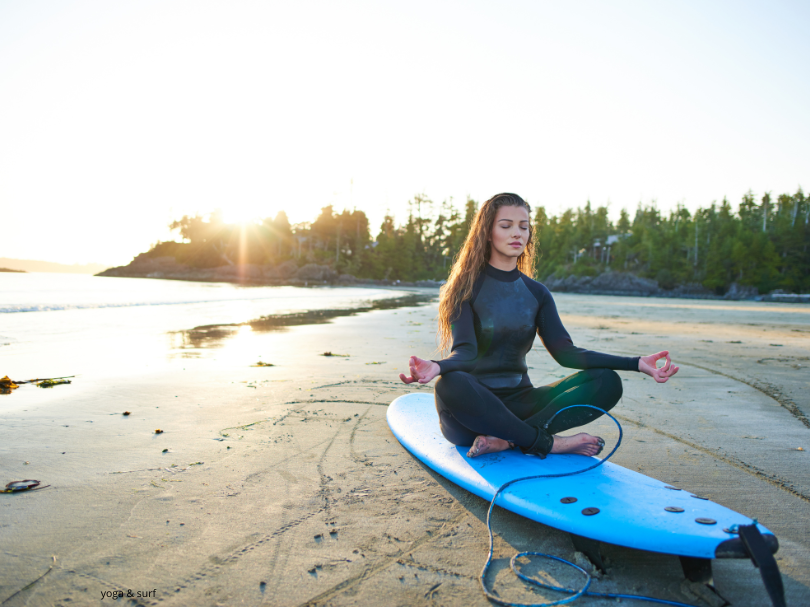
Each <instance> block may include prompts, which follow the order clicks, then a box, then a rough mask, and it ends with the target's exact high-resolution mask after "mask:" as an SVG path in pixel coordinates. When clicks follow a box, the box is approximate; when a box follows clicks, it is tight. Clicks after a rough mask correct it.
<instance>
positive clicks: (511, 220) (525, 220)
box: [498, 217, 529, 223]
mask: <svg viewBox="0 0 810 607" xmlns="http://www.w3.org/2000/svg"><path fill="white" fill-rule="evenodd" d="M498 221H508V222H509V223H512V222H513V221H514V220H513V219H506V218H505V217H504V218H503V219H499V220H498ZM520 223H529V220H528V219H521V220H520Z"/></svg>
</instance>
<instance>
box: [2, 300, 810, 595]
mask: <svg viewBox="0 0 810 607" xmlns="http://www.w3.org/2000/svg"><path fill="white" fill-rule="evenodd" d="M556 299H557V303H558V307H559V309H560V310H561V312H562V314H563V321H564V323H565V324H566V327H567V328H568V329H569V331H570V332H571V334H572V336H573V338H574V342H575V343H577V344H578V345H580V346H583V347H587V348H592V349H597V350H601V351H606V352H613V353H617V354H627V355H638V354H647V353H651V352H654V351H657V350H659V349H667V348H668V349H670V350H671V352H672V353H673V356H674V360H675V361H676V362H677V363H678V364H680V365H681V371H680V373H679V374H678V375H677V376H676V377H675V378H674V379H673V380H671V381H670V382H669V383H667V384H666V385H658V384H655V382H653V381H652V380H651V379H650V378H648V377H646V376H642V375H640V374H637V373H622V377H623V379H624V380H625V381H624V386H625V392H624V397H623V400H622V402H621V403H620V404H619V405H617V407H616V409H615V410H614V411H615V413H617V414H618V416H619V419H620V421H621V423H622V424H623V426H624V429H625V439H624V443H623V446H622V449H621V450H620V451H619V452H618V453H617V455H616V456H615V457H614V459H613V461H614V462H616V463H619V464H621V465H624V466H626V467H628V468H631V469H633V470H638V471H640V472H642V473H644V474H648V475H650V476H653V477H655V478H658V479H661V480H663V481H665V482H667V483H670V484H673V485H676V486H678V487H681V488H683V489H685V490H688V491H690V492H692V493H696V494H699V495H704V496H706V497H709V498H711V499H713V500H715V501H717V502H720V503H722V504H724V505H725V506H728V507H730V508H732V509H735V510H738V511H740V512H742V513H744V514H746V515H748V516H751V517H756V518H758V519H759V520H760V521H761V522H762V523H763V524H764V525H766V526H767V527H768V528H769V529H771V530H772V531H774V532H775V533H776V535H777V537H778V538H779V540H780V550H779V552H778V554H777V561H778V563H779V566H780V568H781V571H782V576H783V580H784V582H785V587H786V592H787V596H788V604H789V605H792V606H798V605H804V604H808V603H810V530H809V529H808V525H807V521H808V520H810V460H808V459H807V458H808V457H810V455H809V454H808V451H809V450H810V440H809V439H810V422H808V417H810V397H809V396H808V394H810V373H808V371H807V366H808V365H810V359H808V356H810V355H809V354H808V350H809V349H810V348H808V345H810V307H807V306H804V307H802V306H789V305H784V304H762V303H756V302H738V303H730V302H703V301H697V302H693V301H684V300H671V301H670V300H668V301H661V300H649V299H636V298H619V297H607V296H581V295H564V294H562V295H558V296H557V297H556ZM435 314H436V307H435V304H432V305H429V306H421V307H412V308H400V309H398V310H377V311H371V312H368V313H364V314H360V315H357V316H347V317H339V318H335V319H334V320H333V321H332V322H331V323H329V324H319V325H305V326H295V327H290V328H287V329H286V330H284V331H280V332H271V333H264V334H261V335H255V336H250V335H247V336H245V335H243V334H242V333H240V334H239V336H237V337H234V338H233V339H244V340H245V341H244V344H245V357H244V361H242V362H239V363H238V364H237V363H236V362H234V361H233V359H232V358H231V359H229V360H228V362H227V363H223V362H217V361H216V360H212V359H209V358H202V359H193V358H189V359H187V360H183V361H181V365H178V367H177V368H176V369H175V370H172V371H162V372H160V373H156V374H155V375H154V376H151V377H150V378H149V381H148V382H145V381H142V380H138V381H134V380H126V379H121V380H120V381H115V382H111V383H109V384H108V385H104V386H98V387H96V388H95V389H94V390H93V391H87V390H85V391H81V390H75V391H74V390H72V389H73V388H74V387H75V386H58V387H56V388H53V389H51V390H48V391H44V390H35V389H34V388H33V387H27V388H26V389H25V390H26V391H25V392H24V391H23V389H22V388H21V389H20V390H18V391H16V392H15V394H13V395H11V396H4V397H0V398H1V399H2V400H0V406H2V407H3V411H4V414H3V419H2V421H1V422H0V428H1V429H2V435H3V441H2V446H0V464H2V465H1V466H0V468H2V471H3V477H4V478H5V479H6V480H4V481H3V483H5V482H8V481H10V480H21V479H25V478H33V479H39V480H41V481H42V482H43V484H49V485H51V486H50V487H48V488H47V489H43V490H40V491H33V492H28V493H20V494H14V495H2V496H0V497H1V498H2V499H0V542H2V557H0V604H3V606H4V607H5V606H6V605H85V604H87V605H89V604H98V603H99V601H101V604H108V603H112V602H113V600H112V598H109V595H110V594H112V593H114V592H119V591H120V592H123V595H124V599H123V601H119V602H118V603H115V604H143V605H149V604H162V605H237V604H239V605H241V604H245V605H262V604H264V605H279V606H288V605H289V606H301V605H335V606H338V605H458V606H464V607H467V606H471V605H481V606H483V605H489V602H488V601H487V600H486V599H484V598H483V596H482V595H481V592H480V589H479V585H478V581H477V576H478V573H479V571H480V569H481V567H482V565H483V562H484V560H485V557H486V544H487V541H486V527H485V523H484V519H485V516H486V508H487V506H488V504H487V503H486V502H484V501H483V500H481V499H479V498H477V497H475V496H472V495H471V494H469V493H467V492H465V491H464V490H462V489H459V488H458V487H456V486H455V485H453V484H452V483H449V482H448V481H446V480H444V479H443V478H441V477H440V476H438V475H436V474H434V473H433V472H431V471H430V470H428V469H426V468H425V467H424V466H422V465H421V464H419V463H418V462H417V461H416V460H415V459H414V458H413V457H411V456H410V455H409V454H408V453H407V452H406V451H405V450H404V449H403V448H402V447H401V446H400V445H399V443H398V442H397V441H396V439H395V438H394V437H393V436H392V435H391V433H390V431H389V430H388V426H387V424H386V422H385V412H386V405H387V404H388V403H389V402H390V401H391V400H393V399H394V398H396V397H397V396H399V395H401V394H405V393H407V392H411V391H415V390H421V391H430V390H431V388H430V387H429V386H423V387H414V386H405V385H404V384H402V383H400V382H399V380H398V379H397V374H398V373H399V372H400V371H404V370H405V367H406V362H407V357H408V356H409V355H410V354H418V355H420V356H423V357H430V356H431V355H434V356H435V353H434V349H435V339H434V337H435V321H434V320H433V319H434V317H435ZM737 342H739V343H737ZM324 351H331V352H333V353H336V354H349V356H348V357H337V356H333V357H324V356H321V355H319V354H321V353H323V352H324ZM258 355H261V356H262V360H264V361H266V362H270V363H273V364H274V365H275V366H273V367H264V368H256V367H251V366H250V364H251V363H254V362H256V359H257V356H258ZM528 362H529V365H530V366H531V367H532V369H530V374H531V377H532V379H533V381H534V382H535V383H536V384H542V383H548V382H550V381H554V380H556V379H558V378H560V377H563V376H565V375H568V374H569V373H571V372H572V371H569V370H566V369H563V368H561V367H559V366H558V365H557V364H556V363H555V362H554V361H553V360H552V359H551V357H550V356H549V355H548V354H547V353H546V352H545V350H544V349H543V347H542V344H540V342H539V340H538V341H537V343H536V344H535V349H534V351H533V352H532V353H531V354H530V355H529V358H528ZM123 411H131V415H129V416H127V417H124V416H122V415H121V413H122V412H123ZM158 428H159V429H162V430H163V433H161V434H155V433H154V430H155V429H158ZM589 428H592V430H593V432H594V433H600V434H602V435H603V436H605V438H606V439H607V440H608V444H610V443H611V440H613V439H615V435H616V432H615V430H613V429H611V427H610V423H609V422H605V423H601V422H600V423H596V424H593V425H592V426H589ZM799 447H801V448H802V449H803V451H798V450H797V448H799ZM164 449H168V451H167V452H165V453H164V452H163V450H164ZM494 526H495V530H496V534H497V537H496V554H495V556H496V562H495V567H494V570H495V575H494V577H495V587H496V590H497V591H498V593H499V595H500V596H501V597H503V598H506V599H511V600H525V601H538V600H543V597H545V600H550V599H556V598H559V595H554V594H552V593H548V592H534V591H526V590H524V589H523V586H522V585H521V584H520V583H519V582H517V581H516V580H514V579H512V575H511V572H509V570H508V560H509V558H511V556H512V554H513V553H514V552H515V551H519V550H536V551H541V552H548V553H552V554H555V555H559V556H561V557H564V558H568V559H574V558H577V557H576V555H575V553H574V549H573V547H572V545H571V542H570V539H569V538H568V536H567V535H566V534H564V533H562V532H559V531H557V530H555V529H552V528H549V527H545V526H543V525H539V524H536V523H531V522H528V521H526V520H525V519H522V518H521V517H519V516H517V515H513V514H511V513H507V512H504V511H502V510H498V511H497V515H496V518H495V523H494ZM604 554H605V555H606V556H607V558H608V567H609V569H608V574H607V575H606V576H603V577H602V578H601V579H599V580H596V581H595V582H594V588H595V589H596V590H598V591H607V592H611V591H612V592H626V593H638V594H648V595H652V596H656V597H660V598H667V599H670V600H679V601H685V602H690V603H693V604H695V605H701V604H707V603H701V602H700V600H699V599H698V598H697V597H696V596H695V595H694V593H695V592H699V591H700V590H699V589H697V588H695V587H693V586H689V585H687V584H684V582H683V574H682V571H681V568H680V565H679V562H678V559H677V558H675V557H672V556H667V555H661V554H654V553H647V552H641V551H635V550H630V549H624V548H619V547H615V546H605V547H604ZM541 568H542V569H545V570H546V571H548V572H549V573H550V575H551V576H552V577H554V578H555V579H558V580H559V581H562V582H566V581H568V582H569V583H574V581H575V578H573V577H571V576H570V574H569V573H568V572H567V571H563V570H558V569H556V568H554V567H547V566H546V564H545V563H542V567H541ZM714 575H715V584H716V587H717V589H718V590H719V592H720V593H721V594H722V595H723V596H724V597H725V598H726V599H728V600H729V601H730V602H731V603H732V604H733V605H738V606H761V605H768V604H770V603H769V601H768V598H767V595H766V593H765V590H764V588H763V586H762V582H761V580H760V578H759V573H758V571H757V570H756V569H755V568H754V567H753V565H751V563H750V562H748V561H744V560H725V561H723V560H718V561H714ZM128 591H132V594H135V595H137V593H138V592H141V593H142V594H147V593H148V594H150V596H149V597H148V598H141V599H137V598H132V599H129V598H127V593H128ZM105 592H106V593H108V595H107V596H108V598H104V599H102V593H105ZM575 604H583V605H613V604H615V601H612V600H611V601H608V600H601V601H600V600H594V599H583V600H581V602H580V603H575ZM639 604H641V603H639Z"/></svg>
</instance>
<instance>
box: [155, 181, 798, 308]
mask: <svg viewBox="0 0 810 607" xmlns="http://www.w3.org/2000/svg"><path fill="white" fill-rule="evenodd" d="M477 208H478V203H477V202H476V201H474V200H472V199H468V200H467V201H466V203H465V204H464V206H463V208H462V209H459V208H457V207H456V206H454V205H453V204H452V203H451V202H448V201H445V202H443V203H441V204H436V203H434V202H433V201H431V200H430V199H429V198H427V197H426V196H424V195H419V196H415V197H414V198H413V199H412V200H411V201H410V202H409V203H408V206H407V215H406V217H407V218H406V219H405V221H404V222H399V223H398V222H397V221H396V220H395V217H394V216H393V215H391V214H387V215H386V216H385V218H384V220H383V222H382V225H381V226H380V227H379V229H378V230H375V231H374V232H375V234H374V235H373V236H372V230H371V226H369V222H368V218H367V217H366V214H365V213H364V212H363V211H359V210H351V211H349V210H344V211H342V212H340V213H338V212H336V211H335V209H334V208H333V207H332V206H326V207H324V208H323V209H321V212H320V214H319V215H318V217H317V218H316V219H315V220H314V221H312V222H303V223H298V224H290V222H289V221H288V219H287V215H286V213H284V212H283V211H282V212H279V213H278V214H277V215H276V217H275V218H268V219H265V220H264V221H262V222H261V223H256V224H248V225H243V224H227V223H225V222H224V221H223V220H222V216H221V214H220V213H219V212H214V213H211V214H210V215H209V216H207V217H206V216H199V215H198V216H194V217H189V216H184V217H183V218H182V219H180V220H178V221H175V222H173V223H172V224H171V225H170V228H171V229H173V230H177V231H178V232H179V234H180V236H182V238H183V240H184V242H182V243H178V242H161V243H158V244H156V245H155V246H154V247H153V248H152V250H151V251H149V253H148V254H147V256H148V257H161V256H171V257H174V258H175V259H176V260H177V262H179V263H183V264H186V265H188V266H191V267H196V268H211V267H218V266H222V265H225V264H243V263H249V264H262V265H266V264H271V265H276V264H280V263H282V262H284V261H287V260H289V259H294V260H296V261H297V262H298V263H299V264H304V263H318V264H324V265H329V266H331V267H332V268H334V269H335V270H336V271H338V272H339V273H341V274H352V275H354V276H356V277H358V278H374V279H388V280H403V281H406V280H407V281H414V280H424V279H444V278H446V277H447V275H448V272H449V270H450V266H451V264H452V261H453V258H454V256H455V255H456V253H457V252H458V250H459V248H460V246H461V245H462V243H463V242H464V238H465V237H466V235H467V232H468V230H469V226H470V223H471V221H472V218H473V216H474V215H475V212H476V210H477ZM532 219H533V222H534V228H535V235H536V239H537V245H538V252H539V255H538V257H537V273H536V275H537V278H538V279H539V280H544V279H548V278H549V277H552V276H553V277H563V276H569V275H575V276H596V275H598V274H601V273H602V272H605V271H608V270H619V271H627V272H632V273H633V274H636V275H638V276H642V277H645V278H652V279H655V280H657V281H658V283H659V285H660V286H661V287H662V288H665V289H670V288H673V287H675V286H676V285H679V284H685V283H700V284H702V285H703V286H704V287H706V288H708V289H711V290H713V291H714V292H716V293H718V294H723V293H724V292H725V291H726V290H727V289H728V288H729V287H730V285H731V284H732V283H734V282H736V283H738V284H740V285H746V286H752V287H756V288H757V289H758V290H759V292H760V293H765V292H769V291H771V290H774V289H784V290H786V291H792V292H797V293H798V292H808V291H810V252H809V251H808V244H810V197H807V196H805V195H804V193H803V192H802V190H801V189H799V190H798V191H797V192H796V193H795V194H792V195H791V194H782V195H779V196H778V197H776V198H775V199H773V198H772V197H771V195H770V194H769V193H766V194H765V195H763V196H762V197H761V198H760V199H759V200H757V199H756V198H755V196H754V195H753V194H752V193H751V192H749V193H747V194H746V195H745V196H743V198H742V200H741V201H740V203H739V205H738V206H737V209H736V210H735V209H734V208H732V205H731V203H729V202H728V200H726V199H724V200H723V201H722V202H721V203H719V204H718V203H716V202H713V203H712V204H711V205H709V206H708V207H706V208H700V209H698V210H697V211H696V212H694V213H690V211H689V210H688V209H686V208H683V207H681V206H678V207H677V208H676V209H675V210H673V211H671V212H670V213H669V214H668V215H665V214H662V213H661V212H660V211H659V210H658V209H657V208H656V205H655V204H654V203H653V204H649V205H641V204H640V205H639V206H638V208H637V209H636V211H635V214H634V215H633V216H632V217H631V215H630V214H629V213H628V212H627V210H626V209H623V210H622V211H621V214H620V216H619V219H618V221H616V222H613V221H611V219H610V218H609V217H608V208H607V207H606V206H599V207H596V208H593V207H592V205H591V203H590V202H588V203H586V204H585V206H584V207H581V208H578V209H569V210H567V211H565V212H563V213H561V214H559V215H556V216H555V215H549V214H548V213H547V212H546V210H545V208H544V207H542V206H538V207H535V209H534V217H533V218H532Z"/></svg>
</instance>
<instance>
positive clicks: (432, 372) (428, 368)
mask: <svg viewBox="0 0 810 607" xmlns="http://www.w3.org/2000/svg"><path fill="white" fill-rule="evenodd" d="M408 369H409V370H410V372H411V376H410V377H408V376H407V375H405V374H404V373H400V374H399V378H400V379H401V380H402V381H403V382H405V383H406V384H410V383H412V382H415V381H418V382H419V383H420V384H426V383H428V382H429V381H431V380H433V379H435V378H436V376H437V375H439V373H441V369H440V368H439V365H438V363H435V362H433V361H432V360H423V359H421V358H418V357H416V356H411V358H410V359H409V360H408Z"/></svg>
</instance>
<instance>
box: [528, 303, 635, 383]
mask: <svg viewBox="0 0 810 607" xmlns="http://www.w3.org/2000/svg"><path fill="white" fill-rule="evenodd" d="M544 289H545V287H544ZM537 334H538V335H539V336H540V339H541V340H542V341H543V345H544V346H545V347H546V350H548V351H549V354H551V356H552V357H553V358H554V360H556V361H557V362H558V363H560V364H561V365H562V366H563V367H568V368H569V369H597V368H598V369H615V370H617V371H638V359H639V358H640V357H639V356H632V357H631V356H614V355H612V354H603V353H601V352H594V351H593V350H585V349H583V348H578V347H577V346H575V345H574V342H573V341H572V340H571V336H570V335H568V331H566V330H565V327H564V326H563V324H562V321H561V320H560V315H559V314H558V313H557V305H556V304H555V303H554V298H553V297H552V296H551V293H550V292H549V291H548V290H547V289H546V290H545V293H544V297H543V299H542V301H541V304H540V309H539V310H538V311H537Z"/></svg>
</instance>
